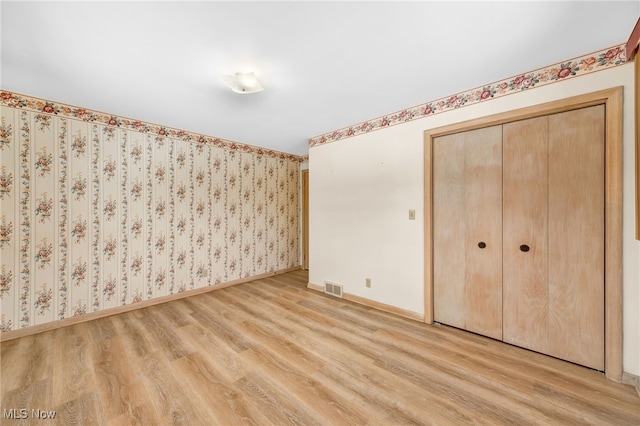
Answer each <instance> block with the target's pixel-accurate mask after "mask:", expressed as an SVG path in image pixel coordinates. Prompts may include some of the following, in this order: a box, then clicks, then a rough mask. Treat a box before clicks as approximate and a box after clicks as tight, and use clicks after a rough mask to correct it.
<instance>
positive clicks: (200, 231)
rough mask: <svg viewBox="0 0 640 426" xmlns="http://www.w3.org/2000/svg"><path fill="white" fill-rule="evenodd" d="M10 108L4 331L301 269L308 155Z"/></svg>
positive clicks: (7, 98) (2, 218) (76, 114)
mask: <svg viewBox="0 0 640 426" xmlns="http://www.w3.org/2000/svg"><path fill="white" fill-rule="evenodd" d="M1 100H2V107H1V117H0V120H1V121H0V203H1V210H0V250H1V252H0V254H1V263H0V265H1V266H0V267H1V270H0V308H1V309H0V330H1V331H2V332H7V331H11V330H16V329H19V328H23V327H29V326H32V325H36V324H43V323H46V322H50V321H55V320H59V319H64V318H68V317H72V316H77V315H84V314H86V313H89V312H95V311H100V310H103V309H108V308H114V307H117V306H122V305H127V304H131V303H136V302H140V301H142V300H148V299H153V298H155V297H160V296H165V295H170V294H175V293H179V292H182V291H186V290H191V289H195V288H200V287H204V286H211V285H216V284H219V283H225V282H228V281H232V280H235V279H239V278H245V277H251V276H255V275H259V274H262V273H265V272H271V271H277V270H280V269H286V268H290V267H295V266H297V265H299V258H298V244H299V241H298V220H299V218H298V179H299V175H298V174H299V172H298V170H299V163H300V162H301V161H302V158H301V157H297V156H293V155H288V154H283V153H279V152H274V151H268V150H263V149H260V148H257V147H252V146H247V145H241V144H236V143H234V142H229V141H224V140H220V139H217V138H210V137H204V136H201V135H194V134H191V133H187V132H183V131H178V130H174V129H167V128H163V127H160V126H153V125H149V124H145V123H141V122H138V121H133V120H127V119H122V118H118V117H114V116H110V115H105V114H100V113H95V112H91V111H88V110H83V109H80V108H74V107H68V106H64V105H59V104H54V103H51V102H47V101H44V100H39V99H36V98H30V97H25V96H22V95H18V94H14V93H10V92H6V91H5V92H2V93H1Z"/></svg>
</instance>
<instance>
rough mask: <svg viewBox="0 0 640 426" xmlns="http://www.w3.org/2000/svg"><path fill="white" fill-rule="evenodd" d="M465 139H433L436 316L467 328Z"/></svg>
mask: <svg viewBox="0 0 640 426" xmlns="http://www.w3.org/2000/svg"><path fill="white" fill-rule="evenodd" d="M464 146H465V144H464V138H463V137H462V135H460V134H456V135H450V136H443V137H440V138H437V139H435V140H434V142H433V297H434V303H433V318H434V320H435V321H437V322H441V323H443V324H448V325H451V326H454V327H458V328H465V326H466V322H465V310H466V302H465V296H464V287H465V270H464V269H465V257H466V256H465V243H466V241H465V232H466V223H465V209H464V206H465V200H464V192H465V191H464Z"/></svg>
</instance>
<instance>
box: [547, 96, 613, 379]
mask: <svg viewBox="0 0 640 426" xmlns="http://www.w3.org/2000/svg"><path fill="white" fill-rule="evenodd" d="M604 108H605V107H604V105H596V106H593V107H589V108H582V109H578V110H573V111H568V112H564V113H560V114H554V115H550V116H549V342H550V350H549V352H548V353H549V355H553V356H555V357H558V358H562V359H565V360H568V361H572V362H575V363H577V364H581V365H585V366H587V367H591V368H594V369H596V370H601V371H602V370H604V241H605V234H604V223H605V217H604V173H605V170H604V164H605V161H604V160H605V150H604V141H605V128H604V117H605V115H604Z"/></svg>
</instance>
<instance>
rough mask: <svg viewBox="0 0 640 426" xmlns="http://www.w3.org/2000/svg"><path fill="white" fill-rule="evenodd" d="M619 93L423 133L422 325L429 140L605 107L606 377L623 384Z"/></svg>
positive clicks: (429, 309) (429, 241)
mask: <svg viewBox="0 0 640 426" xmlns="http://www.w3.org/2000/svg"><path fill="white" fill-rule="evenodd" d="M622 90H623V89H622V87H621V86H620V87H614V88H611V89H606V90H601V91H597V92H593V93H587V94H584V95H579V96H574V97H571V98H566V99H561V100H558V101H552V102H548V103H544V104H540V105H535V106H531V107H526V108H522V109H517V110H513V111H507V112H504V113H499V114H495V115H490V116H486V117H481V118H477V119H473V120H469V121H464V122H461V123H455V124H451V125H448V126H444V127H438V128H435V129H430V130H425V132H424V191H425V194H424V202H425V204H424V205H425V210H424V230H425V235H424V243H425V247H424V255H425V259H424V267H425V270H424V277H425V283H424V312H425V315H424V322H425V323H427V324H432V323H433V310H434V308H433V180H432V177H433V176H432V172H433V164H432V152H433V151H432V149H433V140H434V139H435V138H437V137H440V136H446V135H450V134H454V133H459V132H465V131H469V130H475V129H480V128H483V127H488V126H495V125H500V124H505V123H509V122H512V121H517V120H523V119H528V118H534V117H539V116H543V115H549V114H555V113H559V112H565V111H569V110H573V109H577V108H583V107H589V106H593V105H601V104H603V105H605V129H606V130H605V132H606V133H605V177H604V179H605V194H604V199H605V206H604V208H605V254H604V255H605V273H604V275H605V276H604V286H605V293H604V294H605V301H604V302H605V308H604V309H605V313H604V318H605V362H604V365H605V375H606V377H607V378H609V379H611V380H614V381H617V382H619V381H621V380H622Z"/></svg>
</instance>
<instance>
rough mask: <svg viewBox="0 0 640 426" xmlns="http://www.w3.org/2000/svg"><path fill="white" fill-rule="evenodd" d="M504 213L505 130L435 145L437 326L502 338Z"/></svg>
mask: <svg viewBox="0 0 640 426" xmlns="http://www.w3.org/2000/svg"><path fill="white" fill-rule="evenodd" d="M501 212H502V128H501V126H494V127H488V128H484V129H478V130H473V131H469V132H464V133H459V134H455V135H448V136H443V137H441V138H437V139H435V140H434V145H433V220H434V222H433V235H434V240H433V249H434V251H433V256H434V262H433V263H434V276H433V280H434V290H433V291H434V319H435V321H438V322H441V323H443V324H448V325H452V326H455V327H459V328H462V329H465V330H469V331H472V332H475V333H479V334H482V335H485V336H489V337H493V338H496V339H501V338H502V214H501ZM481 244H484V245H483V246H482V247H480V246H479V245H481Z"/></svg>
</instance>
